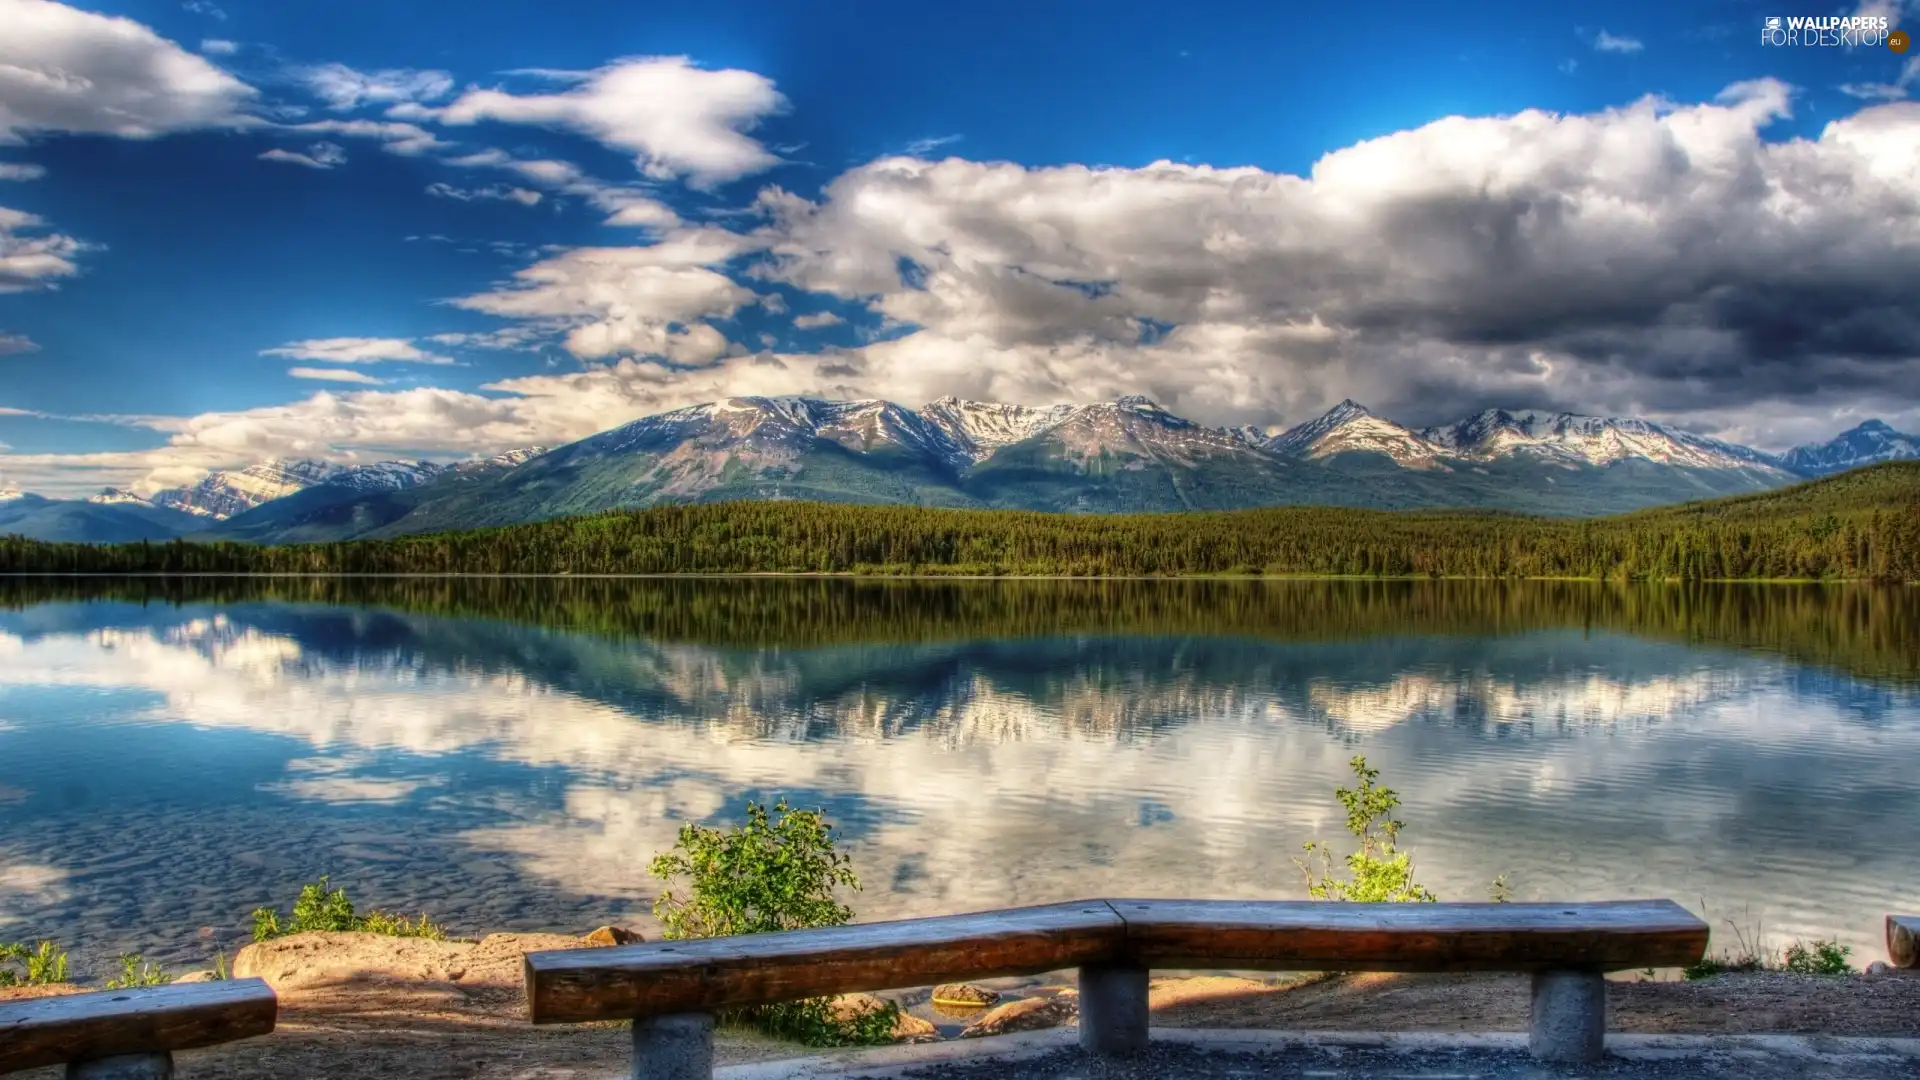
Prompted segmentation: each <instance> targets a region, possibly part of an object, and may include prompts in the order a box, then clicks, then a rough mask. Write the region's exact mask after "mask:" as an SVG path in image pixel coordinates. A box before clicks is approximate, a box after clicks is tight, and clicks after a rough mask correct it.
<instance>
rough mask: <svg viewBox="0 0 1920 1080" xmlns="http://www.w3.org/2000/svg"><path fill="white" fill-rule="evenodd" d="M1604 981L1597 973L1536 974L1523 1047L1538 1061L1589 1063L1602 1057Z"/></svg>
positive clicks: (1604, 1003)
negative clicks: (1530, 1015) (1531, 1011)
mask: <svg viewBox="0 0 1920 1080" xmlns="http://www.w3.org/2000/svg"><path fill="white" fill-rule="evenodd" d="M1606 1041H1607V980H1606V976H1604V975H1602V974H1601V973H1599V972H1598V971H1539V972H1535V973H1534V976H1533V1017H1532V1021H1531V1025H1530V1028H1529V1031H1528V1033H1527V1048H1528V1049H1530V1050H1532V1051H1533V1056H1534V1057H1536V1058H1539V1059H1540V1060H1542V1061H1561V1062H1579V1063H1589V1064H1590V1063H1592V1062H1597V1061H1599V1060H1600V1059H1601V1058H1602V1057H1603V1056H1604V1055H1605V1054H1606Z"/></svg>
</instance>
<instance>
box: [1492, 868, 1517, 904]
mask: <svg viewBox="0 0 1920 1080" xmlns="http://www.w3.org/2000/svg"><path fill="white" fill-rule="evenodd" d="M1487 899H1488V900H1491V901H1493V902H1494V903H1496V904H1510V903H1512V902H1513V886H1512V885H1509V884H1507V875H1505V874H1501V875H1499V876H1497V877H1495V878H1494V879H1493V883H1492V884H1490V885H1488V886H1487Z"/></svg>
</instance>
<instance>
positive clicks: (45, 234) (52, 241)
mask: <svg viewBox="0 0 1920 1080" xmlns="http://www.w3.org/2000/svg"><path fill="white" fill-rule="evenodd" d="M86 249H87V245H86V244H83V243H81V242H80V241H78V240H75V239H74V238H73V237H71V236H67V235H64V234H62V233H57V232H51V231H49V230H48V226H47V223H46V221H45V220H44V219H42V218H41V217H40V216H39V215H37V214H29V213H27V212H26V211H24V210H14V209H10V208H8V207H5V206H0V293H19V292H30V291H33V290H37V289H49V288H53V287H55V286H56V285H57V284H58V283H59V281H60V279H61V278H70V277H72V276H74V275H75V274H77V273H79V272H80V267H79V266H78V265H77V264H76V263H75V262H74V258H75V256H77V255H79V254H80V253H81V252H82V251H85V250H86Z"/></svg>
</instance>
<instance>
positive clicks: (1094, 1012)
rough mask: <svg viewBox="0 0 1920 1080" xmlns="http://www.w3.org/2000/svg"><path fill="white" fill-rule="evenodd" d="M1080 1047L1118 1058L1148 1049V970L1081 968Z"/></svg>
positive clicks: (1112, 966) (1111, 966)
mask: <svg viewBox="0 0 1920 1080" xmlns="http://www.w3.org/2000/svg"><path fill="white" fill-rule="evenodd" d="M1080 1048H1081V1049H1082V1050H1085V1051H1086V1052H1087V1053H1089V1054H1098V1055H1100V1056H1102V1057H1118V1056H1122V1055H1126V1054H1132V1053H1136V1052H1138V1051H1141V1050H1145V1049H1146V1048H1147V969H1146V968H1143V967H1130V966H1127V965H1123V964H1088V965H1087V966H1086V967H1083V968H1081V969H1080Z"/></svg>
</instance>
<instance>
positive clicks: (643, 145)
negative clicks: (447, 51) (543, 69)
mask: <svg viewBox="0 0 1920 1080" xmlns="http://www.w3.org/2000/svg"><path fill="white" fill-rule="evenodd" d="M548 75H549V77H550V78H561V79H563V80H566V81H569V82H570V83H571V85H569V86H568V87H567V88H566V89H564V90H560V91H558V92H554V93H532V94H513V93H509V92H507V91H504V90H469V91H467V92H466V93H464V94H462V95H461V96H460V97H459V98H457V99H455V100H454V101H453V102H452V103H451V104H449V105H448V106H446V107H445V108H444V109H441V110H439V111H438V113H437V115H438V117H439V119H440V121H441V122H442V123H446V124H456V125H469V124H477V123H480V122H482V121H495V122H498V123H507V124H534V125H539V126H543V127H554V128H562V129H566V130H570V131H576V132H579V133H581V134H583V135H586V136H588V137H590V138H593V139H596V140H598V141H599V142H601V143H603V144H605V145H606V146H609V147H612V148H614V149H617V150H622V151H625V152H628V153H631V154H633V155H634V164H635V165H636V166H637V167H638V168H639V169H640V171H641V172H642V173H644V174H645V175H647V176H649V177H652V178H654V179H661V180H664V179H675V178H680V177H685V178H687V179H688V180H689V181H690V182H691V183H693V184H694V185H696V186H703V187H704V186H711V185H713V184H716V183H721V182H724V181H727V180H733V179H737V178H739V177H742V176H748V175H751V174H753V173H757V172H761V171H764V170H766V169H769V168H771V167H773V166H774V165H776V164H778V162H779V159H778V158H776V157H775V156H774V155H773V154H772V153H770V152H768V150H767V149H766V148H765V147H764V146H762V145H761V144H760V143H759V142H758V141H756V140H755V139H753V138H752V137H751V136H749V135H747V134H746V132H747V131H749V130H751V129H752V128H753V127H755V126H756V125H757V124H758V123H759V122H760V121H761V120H763V119H765V118H766V117H769V116H772V115H775V114H777V113H780V112H782V111H784V110H785V108H786V104H787V102H786V99H785V98H784V97H782V96H781V94H780V93H779V91H777V90H775V89H774V86H773V82H772V81H771V80H769V79H768V78H766V77H765V76H763V75H759V74H756V73H754V72H751V71H740V70H735V69H726V70H721V71H708V70H705V69H703V68H699V67H695V66H694V65H693V63H692V62H691V61H689V60H688V59H687V58H686V57H684V56H674V57H647V58H641V59H634V60H624V61H620V62H618V63H614V64H609V65H607V66H606V67H603V68H600V69H599V70H597V71H592V72H580V73H565V72H552V73H548Z"/></svg>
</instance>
